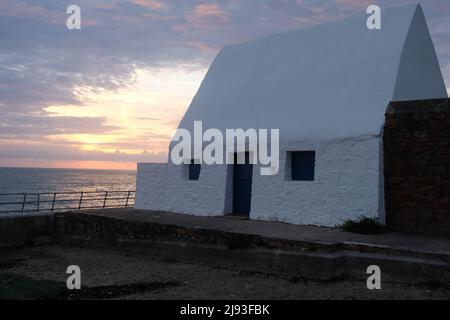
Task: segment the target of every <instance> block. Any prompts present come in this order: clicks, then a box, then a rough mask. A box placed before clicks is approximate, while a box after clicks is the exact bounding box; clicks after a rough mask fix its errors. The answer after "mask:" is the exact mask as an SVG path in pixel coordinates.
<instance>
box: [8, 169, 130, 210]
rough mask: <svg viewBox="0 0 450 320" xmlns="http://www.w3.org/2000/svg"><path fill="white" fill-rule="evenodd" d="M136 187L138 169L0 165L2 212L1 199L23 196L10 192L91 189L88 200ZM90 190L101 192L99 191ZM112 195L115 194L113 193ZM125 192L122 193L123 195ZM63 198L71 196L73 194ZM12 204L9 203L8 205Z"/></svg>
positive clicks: (59, 191) (62, 191) (65, 191)
mask: <svg viewBox="0 0 450 320" xmlns="http://www.w3.org/2000/svg"><path fill="white" fill-rule="evenodd" d="M135 189H136V171H126V170H86V169H40V168H4V167H0V211H2V205H1V203H2V202H3V203H4V202H16V201H18V202H20V201H21V199H22V197H21V196H20V195H17V196H7V194H23V193H27V194H35V193H49V194H51V193H55V192H56V193H68V192H78V193H81V192H88V193H87V194H86V195H84V198H85V199H87V198H89V197H90V196H91V197H102V196H103V192H104V191H134V190H135ZM89 192H98V194H91V193H89ZM111 194H112V195H114V193H111ZM124 194H126V193H124ZM124 194H120V197H122V196H123V195H124ZM51 197H52V195H48V196H46V198H45V197H42V198H41V200H43V199H44V200H45V199H47V200H48V199H49V198H51ZM64 197H65V198H67V197H69V198H70V196H64ZM78 197H79V195H73V198H74V199H76V198H78ZM27 199H28V200H27V201H31V200H30V199H33V198H32V196H31V195H30V196H28V198H27ZM108 203H110V202H108ZM43 205H45V203H44V204H43ZM48 205H49V204H48ZM11 207H12V206H11V205H9V208H11ZM16 207H17V206H16ZM35 207H36V204H35V203H31V204H28V205H27V208H35ZM27 208H26V209H27ZM3 209H5V206H3Z"/></svg>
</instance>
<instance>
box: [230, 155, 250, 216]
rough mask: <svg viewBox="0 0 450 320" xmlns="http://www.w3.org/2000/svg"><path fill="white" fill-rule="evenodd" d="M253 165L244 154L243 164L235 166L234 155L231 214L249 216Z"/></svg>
mask: <svg viewBox="0 0 450 320" xmlns="http://www.w3.org/2000/svg"><path fill="white" fill-rule="evenodd" d="M252 175H253V165H252V164H250V161H249V153H248V152H246V153H245V164H237V154H235V155H234V167H233V214H238V215H246V216H249V215H250V208H251V198H252Z"/></svg>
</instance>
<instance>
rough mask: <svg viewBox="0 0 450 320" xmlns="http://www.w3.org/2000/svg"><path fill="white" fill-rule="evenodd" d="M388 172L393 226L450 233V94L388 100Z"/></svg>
mask: <svg viewBox="0 0 450 320" xmlns="http://www.w3.org/2000/svg"><path fill="white" fill-rule="evenodd" d="M384 175H385V208H386V224H387V226H388V227H389V228H391V229H395V230H401V231H409V232H421V233H434V234H449V235H450V99H436V100H423V101H406V102H392V103H391V104H390V105H389V107H388V109H387V112H386V122H385V127H384Z"/></svg>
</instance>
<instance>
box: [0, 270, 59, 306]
mask: <svg viewBox="0 0 450 320" xmlns="http://www.w3.org/2000/svg"><path fill="white" fill-rule="evenodd" d="M65 291H67V287H66V284H65V283H64V282H58V281H52V280H34V279H32V278H30V277H26V276H23V275H19V274H13V273H0V300H30V299H33V300H43V299H51V300H54V299H58V298H60V296H61V295H62V294H63V293H64V292H65Z"/></svg>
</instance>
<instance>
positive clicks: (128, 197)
mask: <svg viewBox="0 0 450 320" xmlns="http://www.w3.org/2000/svg"><path fill="white" fill-rule="evenodd" d="M130 192H131V191H128V194H127V202H126V203H125V207H128V200H129V199H130Z"/></svg>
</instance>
